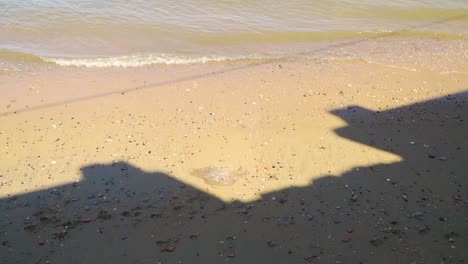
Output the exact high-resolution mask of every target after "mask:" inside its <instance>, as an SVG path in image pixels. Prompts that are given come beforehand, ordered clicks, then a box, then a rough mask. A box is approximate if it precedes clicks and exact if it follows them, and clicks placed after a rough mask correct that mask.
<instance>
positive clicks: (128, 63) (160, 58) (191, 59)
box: [41, 54, 262, 68]
mask: <svg viewBox="0 0 468 264" xmlns="http://www.w3.org/2000/svg"><path fill="white" fill-rule="evenodd" d="M41 58H42V59H43V60H44V61H45V62H50V63H55V64H57V65H60V66H77V67H89V68H104V67H123V68H126V67H141V66H148V65H154V64H195V63H207V62H220V61H234V60H242V59H262V58H261V57H259V56H258V57H257V56H239V57H227V56H178V55H165V54H161V55H152V54H148V55H128V56H115V57H98V58H58V57H41Z"/></svg>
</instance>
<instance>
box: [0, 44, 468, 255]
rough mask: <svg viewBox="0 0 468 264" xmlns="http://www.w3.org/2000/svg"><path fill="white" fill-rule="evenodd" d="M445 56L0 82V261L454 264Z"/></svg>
mask: <svg viewBox="0 0 468 264" xmlns="http://www.w3.org/2000/svg"><path fill="white" fill-rule="evenodd" d="M462 44H466V43H464V42H462ZM459 48H460V49H461V51H464V52H465V53H464V54H462V55H460V56H462V59H460V58H459V57H457V56H456V55H453V54H452V55H450V56H452V57H449V59H450V58H451V59H454V60H457V63H456V64H453V63H451V61H450V60H448V62H447V61H443V60H440V61H434V60H437V59H438V57H437V56H435V55H434V56H432V55H433V54H434V53H433V50H431V49H430V48H426V49H425V50H423V51H424V52H425V53H424V52H422V51H420V49H418V52H420V53H418V54H419V57H417V58H416V59H414V58H407V57H405V55H404V54H402V55H400V56H398V55H396V54H392V55H391V56H390V57H391V58H392V61H393V63H391V64H390V63H388V62H387V61H385V60H386V59H387V57H385V56H381V57H379V56H377V57H379V58H383V59H382V60H381V61H380V62H377V61H373V62H369V61H367V62H366V61H363V60H311V59H297V60H277V61H271V62H268V63H259V62H255V61H254V62H249V61H245V62H236V63H212V64H202V65H184V66H182V65H179V66H152V67H147V68H127V69H118V68H110V69H84V68H59V67H38V68H32V69H29V70H25V71H22V72H17V73H3V74H2V75H0V80H1V83H0V92H1V93H2V97H1V98H0V147H1V148H2V152H1V156H0V182H1V183H0V199H1V200H0V210H1V215H2V218H1V219H0V232H1V233H0V242H1V246H0V263H111V262H113V263H224V262H226V263H464V262H465V261H468V255H467V254H468V253H467V252H468V250H467V249H468V225H467V224H466V223H467V222H468V211H467V208H468V207H467V205H468V204H467V203H468V200H467V199H468V123H467V119H468V101H467V100H468V93H467V89H468V86H467V84H468V72H467V71H466V69H468V68H467V65H468V63H466V61H464V60H463V56H465V57H464V58H466V50H464V49H463V46H460V47H459ZM447 56H448V55H447ZM421 62H423V63H421ZM428 65H429V66H430V67H429V66H428Z"/></svg>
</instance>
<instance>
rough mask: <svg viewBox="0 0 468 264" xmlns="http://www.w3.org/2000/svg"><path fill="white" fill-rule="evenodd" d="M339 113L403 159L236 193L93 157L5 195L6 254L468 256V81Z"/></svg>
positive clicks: (52, 258)
mask: <svg viewBox="0 0 468 264" xmlns="http://www.w3.org/2000/svg"><path fill="white" fill-rule="evenodd" d="M332 113H333V114H334V115H337V116H339V117H340V118H342V119H343V120H345V121H346V122H347V123H348V125H347V126H345V127H343V128H340V129H338V130H337V131H336V133H338V134H339V135H340V136H342V137H344V138H347V139H350V140H353V141H356V142H359V143H362V144H366V145H369V146H372V147H375V148H378V149H382V150H385V151H389V152H392V153H395V154H397V155H399V156H401V157H402V158H403V160H402V161H401V162H398V163H393V164H376V165H375V166H370V167H360V168H354V169H352V170H351V171H349V172H347V173H344V174H343V175H324V176H323V177H321V178H319V179H317V180H315V181H314V182H313V183H312V184H311V185H310V186H306V187H300V188H299V187H298V188H290V189H286V190H282V191H279V192H276V193H267V194H264V195H263V196H262V198H261V199H259V200H257V201H254V202H252V203H242V202H233V203H228V204H226V203H223V202H222V201H220V200H218V199H217V198H215V197H212V196H210V195H209V194H207V193H205V192H203V191H202V190H198V189H195V188H193V187H190V186H186V185H184V184H183V183H181V182H178V181H177V180H176V179H175V178H173V177H172V176H170V175H166V174H163V173H157V172H153V173H152V172H145V171H142V170H140V169H139V168H136V167H133V166H132V165H130V164H128V163H125V162H118V163H114V164H95V165H93V166H86V167H83V168H82V173H83V176H84V180H83V181H81V182H79V183H75V184H71V185H66V186H61V187H58V188H56V189H53V190H43V191H39V192H34V193H29V194H25V195H20V196H17V197H10V198H8V199H3V200H0V210H1V218H0V232H1V233H0V242H1V245H0V263H465V262H467V261H468V224H467V223H468V122H467V120H468V92H465V93H460V94H456V95H453V96H448V97H444V98H439V99H436V100H432V101H427V102H424V103H420V104H414V105H409V106H405V107H401V108H396V109H391V110H387V111H383V112H374V111H370V110H366V109H363V108H361V107H358V106H353V107H348V108H345V109H338V110H335V111H333V112H332ZM357 155H358V154H357Z"/></svg>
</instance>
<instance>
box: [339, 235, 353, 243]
mask: <svg viewBox="0 0 468 264" xmlns="http://www.w3.org/2000/svg"><path fill="white" fill-rule="evenodd" d="M352 239H353V236H352V235H351V234H350V233H346V234H345V235H344V237H343V239H342V240H341V241H343V242H345V243H348V242H349V241H351V240H352Z"/></svg>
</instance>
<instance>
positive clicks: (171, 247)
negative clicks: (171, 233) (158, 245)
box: [161, 246, 176, 253]
mask: <svg viewBox="0 0 468 264" xmlns="http://www.w3.org/2000/svg"><path fill="white" fill-rule="evenodd" d="M175 250H176V247H174V246H168V247H165V248H163V249H161V252H167V253H172V252H174V251H175Z"/></svg>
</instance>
